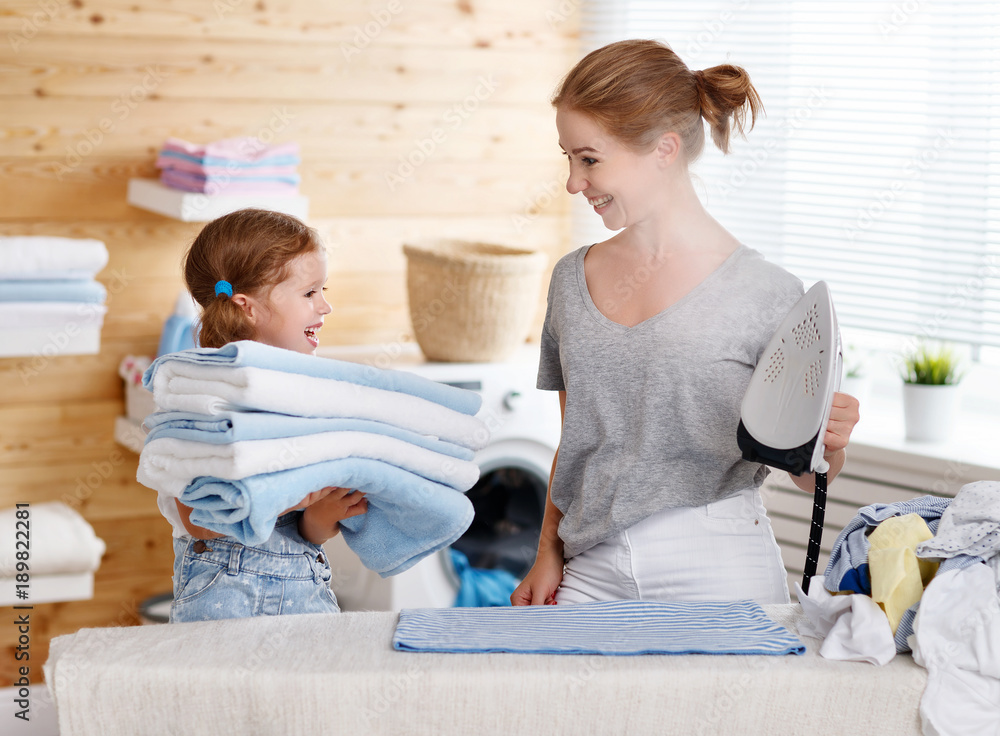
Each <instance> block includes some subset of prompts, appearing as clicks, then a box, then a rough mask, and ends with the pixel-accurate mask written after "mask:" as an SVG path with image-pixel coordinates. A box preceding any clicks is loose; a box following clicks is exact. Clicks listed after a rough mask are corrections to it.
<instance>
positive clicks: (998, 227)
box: [575, 0, 1000, 362]
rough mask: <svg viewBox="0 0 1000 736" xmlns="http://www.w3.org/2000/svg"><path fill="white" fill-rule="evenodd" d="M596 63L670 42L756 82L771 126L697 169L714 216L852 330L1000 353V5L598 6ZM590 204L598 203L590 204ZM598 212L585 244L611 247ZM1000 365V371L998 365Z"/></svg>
mask: <svg viewBox="0 0 1000 736" xmlns="http://www.w3.org/2000/svg"><path fill="white" fill-rule="evenodd" d="M581 13H582V35H583V46H584V51H589V50H590V49H593V48H597V47H598V46H602V45H604V44H606V43H609V42H611V41H615V40H620V39H623V38H658V39H660V40H663V41H665V42H667V43H668V44H669V45H670V46H671V48H673V49H674V51H676V52H677V53H678V54H679V55H680V56H681V58H682V59H684V61H685V62H686V63H687V64H688V66H689V67H691V68H692V69H704V68H707V67H710V66H714V65H716V64H719V63H732V64H737V65H739V66H742V67H744V68H745V69H746V70H747V71H748V72H749V73H750V76H751V79H752V80H753V82H754V85H755V86H756V88H757V90H758V92H759V93H760V95H761V98H762V99H763V102H764V107H765V109H766V116H765V117H764V118H762V119H758V121H757V125H756V127H755V128H754V130H753V131H752V132H751V133H750V134H749V136H748V140H747V141H742V140H739V139H736V140H735V141H734V145H733V146H732V153H730V155H728V156H723V155H722V154H721V153H720V152H719V151H718V149H716V148H715V147H714V146H713V145H712V143H711V138H710V137H709V136H706V145H705V152H704V154H702V157H701V158H700V159H699V160H698V161H697V162H696V163H695V165H694V166H693V167H692V174H693V175H694V177H695V183H696V187H697V189H698V191H699V194H700V195H701V197H702V198H703V200H704V202H705V204H706V206H707V207H708V209H709V211H710V212H711V213H712V214H713V215H714V216H715V217H716V218H717V219H718V220H719V221H720V222H722V223H723V224H724V225H725V226H726V227H727V228H728V229H729V230H730V231H731V232H733V233H734V234H735V235H736V236H737V237H738V238H740V240H742V241H743V242H744V243H746V244H747V245H749V246H751V247H753V248H755V249H757V250H759V251H761V252H763V253H764V254H765V255H766V256H767V257H768V258H769V259H770V260H773V261H775V262H777V263H779V264H781V265H783V266H784V267H785V268H787V269H788V270H790V271H791V272H792V273H794V274H796V275H797V276H799V277H800V278H801V279H802V280H803V281H804V282H805V285H806V287H808V286H810V285H811V284H812V283H813V282H815V281H816V280H819V279H823V280H825V281H827V282H828V283H829V284H830V288H831V290H832V292H833V294H834V299H835V301H836V304H837V313H838V317H839V319H840V322H841V324H842V326H846V327H854V328H858V329H863V330H875V331H878V332H882V333H895V334H898V335H907V336H912V337H914V338H917V337H920V338H927V339H932V340H947V341H955V342H961V343H966V344H968V345H970V346H971V347H972V353H973V356H979V357H982V355H983V352H982V351H983V349H984V348H986V350H987V352H986V354H988V355H997V354H1000V351H997V350H995V348H1000V4H996V3H990V2H978V1H971V2H970V1H966V2H935V3H929V2H922V1H919V0H897V2H892V3H887V2H870V0H866V1H862V2H857V1H844V2H837V3H816V2H752V3H751V2H748V1H747V0H737V1H731V2H702V3H690V2H680V1H679V0H666V1H663V0H660V1H656V2H652V1H650V2H638V1H636V2H628V1H625V0H623V1H621V2H608V1H607V0H605V1H603V2H595V1H593V0H585V1H584V2H583V4H582V6H581ZM578 199H581V198H578ZM585 204H586V203H585V202H578V203H577V205H578V206H579V205H583V206H579V208H578V209H577V211H576V216H575V229H576V231H575V236H576V239H577V242H580V243H583V242H595V241H598V240H604V239H606V238H607V235H608V232H607V231H606V230H604V229H603V226H602V225H601V223H600V219H599V218H597V217H596V216H595V215H594V214H593V213H592V212H591V211H590V209H589V208H587V207H586V206H585ZM990 362H1000V361H995V360H993V359H991V361H990Z"/></svg>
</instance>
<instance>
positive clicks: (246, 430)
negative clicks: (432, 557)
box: [143, 411, 475, 460]
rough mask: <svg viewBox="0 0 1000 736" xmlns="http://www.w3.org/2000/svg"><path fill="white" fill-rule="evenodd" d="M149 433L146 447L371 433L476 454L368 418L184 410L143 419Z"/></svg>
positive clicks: (463, 455) (457, 454)
mask: <svg viewBox="0 0 1000 736" xmlns="http://www.w3.org/2000/svg"><path fill="white" fill-rule="evenodd" d="M143 425H144V426H145V427H146V430H147V432H148V434H147V435H146V444H149V443H150V442H152V441H153V440H156V439H160V438H161V437H173V438H175V439H180V440H191V441H193V442H204V443H206V444H210V445H229V444H232V443H234V442H243V441H245V440H274V439H283V438H285V437H303V436H305V435H310V434H318V433H320V432H337V431H348V432H350V431H354V432H372V433H374V434H383V435H386V436H388V437H395V438H396V439H399V440H403V441H404V442H409V443H410V444H413V445H417V446H418V447H423V448H425V449H428V450H432V451H434V452H439V453H441V454H443V455H449V456H451V457H454V458H456V459H459V460H472V458H473V457H475V453H474V452H473V451H472V450H470V449H468V448H466V447H462V446H461V445H456V444H455V443H453V442H445V441H443V440H439V439H436V438H434V437H429V436H427V435H423V434H417V433H416V432H411V431H409V430H407V429H402V428H401V427H396V426H394V425H392V424H386V423H385V422H376V421H372V420H370V419H343V418H338V417H296V416H290V415H288V414H272V413H270V412H264V411H256V412H239V411H226V412H222V413H220V414H197V413H195V412H186V411H160V412H156V413H154V414H150V415H149V416H148V417H146V419H145V420H143Z"/></svg>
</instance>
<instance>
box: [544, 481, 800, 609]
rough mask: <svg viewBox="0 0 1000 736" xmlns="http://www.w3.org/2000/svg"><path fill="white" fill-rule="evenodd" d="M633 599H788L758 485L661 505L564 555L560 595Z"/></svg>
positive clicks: (570, 599) (564, 599)
mask: <svg viewBox="0 0 1000 736" xmlns="http://www.w3.org/2000/svg"><path fill="white" fill-rule="evenodd" d="M629 599H631V600H645V601H706V600H715V601H718V600H741V599H751V600H754V601H757V602H758V603H762V604H764V603H788V602H789V596H788V580H787V576H786V573H785V568H784V565H783V564H782V561H781V552H780V550H779V549H778V544H777V542H776V541H775V540H774V532H773V531H772V530H771V522H770V520H769V519H768V518H767V514H766V513H765V511H764V504H763V502H762V501H761V498H760V493H759V492H758V491H757V490H756V489H753V488H749V489H745V490H742V491H739V492H738V493H736V494H735V495H733V496H730V497H729V498H726V499H723V500H722V501H716V502H714V503H710V504H708V505H707V506H697V507H694V508H680V509H667V510H665V511H660V512H657V513H655V514H653V515H652V516H650V517H648V518H646V519H643V520H642V521H640V522H639V523H638V524H635V525H634V526H632V527H630V528H628V529H626V530H625V531H623V532H620V533H619V534H617V535H615V536H614V537H611V538H610V539H607V540H605V541H604V542H601V543H600V544H597V545H595V546H593V547H591V548H590V549H587V550H585V551H584V552H581V553H580V554H578V555H577V556H576V557H571V558H570V559H568V560H567V561H566V567H565V572H564V573H563V580H562V584H561V585H560V586H559V590H558V591H557V592H556V602H558V603H585V602H588V601H604V600H629Z"/></svg>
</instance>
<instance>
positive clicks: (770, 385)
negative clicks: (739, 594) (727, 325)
mask: <svg viewBox="0 0 1000 736" xmlns="http://www.w3.org/2000/svg"><path fill="white" fill-rule="evenodd" d="M842 361H843V357H842V350H841V345H840V330H839V329H838V327H837V315H836V313H835V312H834V309H833V299H832V298H831V296H830V289H829V287H828V286H827V285H826V282H824V281H818V282H816V284H815V285H814V286H813V287H812V288H811V289H809V291H807V292H806V293H805V295H804V296H803V297H802V298H801V299H800V300H799V301H798V302H797V303H796V304H795V306H794V307H792V310H791V311H790V312H789V313H788V315H787V316H786V317H785V319H784V321H783V322H782V323H781V325H780V326H779V327H778V330H777V332H775V333H774V336H773V337H772V338H771V341H770V342H769V343H768V345H767V348H766V349H765V350H764V353H763V355H762V356H761V359H760V362H759V363H758V364H757V368H756V370H754V372H753V376H751V378H750V385H749V386H748V387H747V392H746V394H745V395H744V396H743V406H742V409H741V411H740V425H739V428H738V429H737V432H736V439H737V442H738V443H739V446H740V450H741V452H742V453H743V457H744V458H745V459H746V460H749V461H751V462H758V463H763V464H765V465H770V466H771V467H773V468H778V469H780V470H786V471H788V472H789V473H792V474H794V475H803V474H804V473H815V474H816V493H815V496H814V498H813V515H812V525H811V526H810V528H809V545H808V547H807V549H806V564H805V571H804V573H803V579H802V590H804V591H805V592H807V593H808V592H809V580H810V578H812V576H813V575H815V574H816V564H817V560H818V558H819V549H820V543H821V542H822V539H823V517H824V515H825V513H826V473H827V471H828V470H829V469H830V465H829V463H827V462H826V461H825V460H824V459H823V454H824V452H825V450H826V448H825V446H824V444H823V436H824V434H825V433H826V425H827V423H828V422H829V420H830V408H831V406H832V404H833V394H834V393H835V392H836V391H837V389H838V388H839V387H840V372H841V365H842Z"/></svg>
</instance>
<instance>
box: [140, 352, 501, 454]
mask: <svg viewBox="0 0 1000 736" xmlns="http://www.w3.org/2000/svg"><path fill="white" fill-rule="evenodd" d="M152 384H153V385H152V388H153V395H154V397H155V400H156V405H157V406H158V407H159V408H160V409H161V410H163V411H190V412H197V413H200V414H218V413H219V412H221V411H226V410H229V409H237V410H250V411H270V412H274V413H277V414H290V415H294V416H300V417H350V418H353V419H372V420H375V421H378V422H385V423H387V424H392V425H394V426H397V427H401V428H403V429H408V430H410V431H412V432H417V433H419V434H425V435H430V436H434V437H438V438H440V439H442V440H445V441H448V442H454V443H455V444H457V445H461V446H462V447H468V448H470V449H473V450H478V449H481V448H482V447H483V446H485V444H486V443H487V442H488V441H489V431H488V430H487V429H486V427H485V425H484V424H483V422H482V421H481V420H479V419H477V418H476V417H473V416H469V415H468V414H463V413H462V412H460V411H455V410H454V409H449V408H448V407H445V406H442V405H441V404H438V403H436V402H433V401H429V400H427V399H422V398H420V397H418V396H413V395H411V394H405V393H402V392H398V391H386V390H383V389H378V388H371V387H369V386H362V385H360V384H357V383H349V382H346V381H337V380H333V379H329V378H314V377H312V376H305V375H289V374H288V373H284V372H281V371H274V370H269V369H266V368H250V367H246V368H232V367H228V366H218V365H203V364H196V363H187V362H184V361H179V360H175V361H168V362H165V363H163V364H162V365H161V366H160V368H159V370H158V371H157V372H156V375H155V376H154V377H153V381H152Z"/></svg>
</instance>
